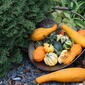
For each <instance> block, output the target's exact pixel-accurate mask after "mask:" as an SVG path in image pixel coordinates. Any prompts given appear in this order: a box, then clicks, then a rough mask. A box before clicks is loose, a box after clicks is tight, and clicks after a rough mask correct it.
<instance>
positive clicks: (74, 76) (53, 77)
mask: <svg viewBox="0 0 85 85" xmlns="http://www.w3.org/2000/svg"><path fill="white" fill-rule="evenodd" d="M84 80H85V68H67V69H62V70H59V71H55V72H52V73H49V74H45V75H42V76H40V77H38V78H36V79H35V81H36V82H37V83H39V84H41V83H44V82H48V81H57V82H81V81H84Z"/></svg>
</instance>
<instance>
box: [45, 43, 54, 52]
mask: <svg viewBox="0 0 85 85" xmlns="http://www.w3.org/2000/svg"><path fill="white" fill-rule="evenodd" d="M44 49H45V52H47V53H48V52H54V46H53V45H52V44H48V43H44Z"/></svg>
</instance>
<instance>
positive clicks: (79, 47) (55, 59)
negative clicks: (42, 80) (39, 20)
mask: <svg viewBox="0 0 85 85" xmlns="http://www.w3.org/2000/svg"><path fill="white" fill-rule="evenodd" d="M31 38H32V42H31V43H30V45H29V49H28V51H29V52H28V53H29V58H30V60H31V62H32V63H33V64H34V65H35V66H36V67H37V68H38V69H40V70H43V71H55V70H60V69H62V68H65V67H68V66H70V65H71V64H72V63H73V62H74V61H76V60H77V59H78V58H79V57H80V56H81V54H82V53H84V51H85V50H84V48H85V30H79V31H76V30H74V29H72V28H71V27H69V26H68V25H66V24H62V25H61V26H59V25H58V24H56V23H54V24H52V25H51V26H50V27H39V28H37V29H35V30H34V31H33V33H32V34H31Z"/></svg>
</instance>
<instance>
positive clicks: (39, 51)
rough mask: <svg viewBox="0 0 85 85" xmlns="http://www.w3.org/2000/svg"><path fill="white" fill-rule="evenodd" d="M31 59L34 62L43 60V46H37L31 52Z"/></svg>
mask: <svg viewBox="0 0 85 85" xmlns="http://www.w3.org/2000/svg"><path fill="white" fill-rule="evenodd" d="M32 55H33V59H34V60H35V61H36V62H41V61H43V60H44V57H45V50H44V47H43V46H38V47H37V48H36V49H35V50H34V51H33V53H32Z"/></svg>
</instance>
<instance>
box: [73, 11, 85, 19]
mask: <svg viewBox="0 0 85 85" xmlns="http://www.w3.org/2000/svg"><path fill="white" fill-rule="evenodd" d="M71 13H73V14H76V15H78V16H79V17H81V18H82V19H83V20H85V18H84V17H83V16H82V15H81V14H79V13H77V12H74V11H71Z"/></svg>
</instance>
